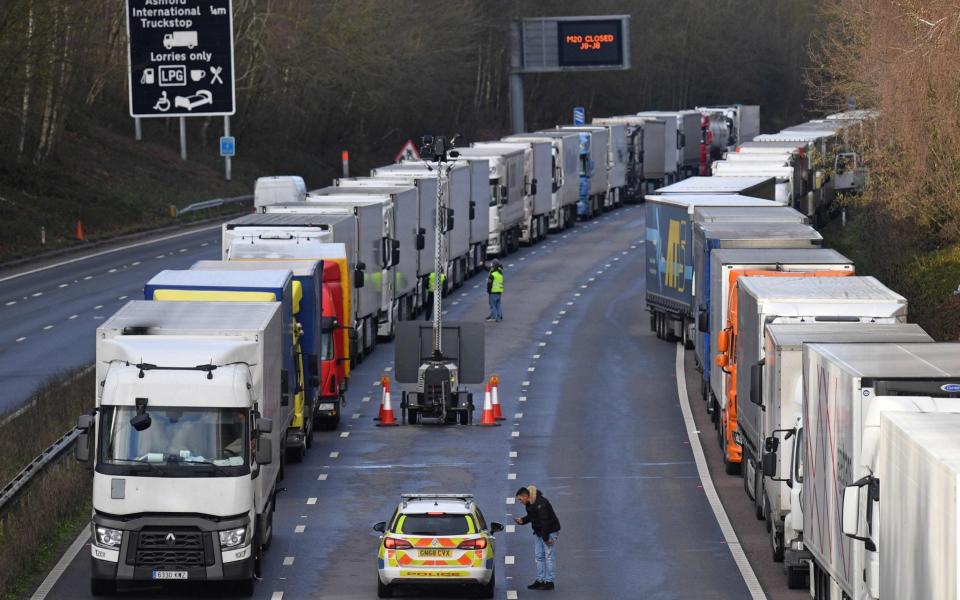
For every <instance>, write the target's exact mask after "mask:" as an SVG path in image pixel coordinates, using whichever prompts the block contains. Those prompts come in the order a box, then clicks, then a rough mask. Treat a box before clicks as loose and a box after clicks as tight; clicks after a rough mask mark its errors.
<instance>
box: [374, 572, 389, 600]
mask: <svg viewBox="0 0 960 600" xmlns="http://www.w3.org/2000/svg"><path fill="white" fill-rule="evenodd" d="M377 598H393V586H391V585H387V584H385V583H383V582H382V581H380V576H379V575H378V576H377Z"/></svg>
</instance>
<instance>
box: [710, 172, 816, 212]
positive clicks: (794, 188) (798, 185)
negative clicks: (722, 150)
mask: <svg viewBox="0 0 960 600" xmlns="http://www.w3.org/2000/svg"><path fill="white" fill-rule="evenodd" d="M711 169H712V170H713V176H714V177H731V176H733V177H773V178H775V179H776V181H777V192H776V197H775V200H777V201H778V202H782V203H783V204H786V205H787V206H793V207H794V208H796V209H797V210H799V211H800V212H802V213H804V214H807V216H810V215H809V214H808V211H807V207H806V206H803V204H804V203H802V202H801V201H800V199H801V198H802V197H803V180H802V176H801V174H800V168H799V167H798V166H796V165H783V164H777V163H768V162H763V161H747V162H733V161H726V160H718V161H714V163H713V165H712V166H711Z"/></svg>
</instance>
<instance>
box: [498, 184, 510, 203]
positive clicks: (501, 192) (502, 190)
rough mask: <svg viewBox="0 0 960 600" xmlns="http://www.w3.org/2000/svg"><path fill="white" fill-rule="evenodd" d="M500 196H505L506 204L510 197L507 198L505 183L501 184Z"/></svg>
mask: <svg viewBox="0 0 960 600" xmlns="http://www.w3.org/2000/svg"><path fill="white" fill-rule="evenodd" d="M500 197H501V198H503V203H504V204H506V203H507V200H508V198H507V186H505V185H501V186H500Z"/></svg>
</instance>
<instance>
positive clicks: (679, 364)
mask: <svg viewBox="0 0 960 600" xmlns="http://www.w3.org/2000/svg"><path fill="white" fill-rule="evenodd" d="M676 377H677V395H678V396H679V398H680V411H681V412H682V413H683V423H684V425H686V428H687V439H688V440H689V441H690V449H691V450H692V451H693V459H694V462H696V464H697V474H698V475H699V476H700V484H701V485H702V486H703V493H704V494H706V496H707V501H708V502H709V503H710V508H711V509H713V516H714V517H715V518H716V519H717V524H718V525H720V531H721V532H723V539H724V540H726V542H727V548H729V549H730V553H731V554H732V555H733V561H734V562H735V563H737V568H738V569H740V575H741V576H742V577H743V581H744V583H745V584H746V585H747V590H748V591H749V592H750V596H751V598H753V599H754V600H766V595H765V594H764V593H763V588H762V587H760V581H759V580H757V574H756V573H754V572H753V567H751V566H750V561H749V560H747V555H746V554H744V552H743V547H742V546H741V545H740V541H739V540H738V539H737V533H736V532H735V531H734V530H733V525H731V524H730V518H729V517H728V516H727V513H726V511H725V510H724V508H723V504H722V503H721V502H720V496H719V495H717V489H716V488H715V487H714V486H713V479H711V478H710V471H709V469H708V468H707V459H706V457H705V456H704V455H703V446H702V445H701V444H700V436H699V435H697V434H696V433H694V432H695V431H696V430H697V424H696V422H694V420H693V412H692V411H691V410H690V400H689V398H687V380H686V378H685V375H684V372H683V343H682V342H681V343H679V344H677V360H676Z"/></svg>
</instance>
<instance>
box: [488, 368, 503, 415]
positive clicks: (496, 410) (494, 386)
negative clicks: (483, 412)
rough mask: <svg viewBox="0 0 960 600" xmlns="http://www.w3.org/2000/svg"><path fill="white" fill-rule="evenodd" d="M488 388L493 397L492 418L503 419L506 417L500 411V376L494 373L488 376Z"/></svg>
mask: <svg viewBox="0 0 960 600" xmlns="http://www.w3.org/2000/svg"><path fill="white" fill-rule="evenodd" d="M490 388H491V391H492V397H493V418H494V419H496V420H498V421H505V420H506V419H507V418H506V417H505V416H503V413H502V412H500V394H499V393H498V389H499V388H500V378H499V377H497V376H496V375H494V376H493V377H491V378H490Z"/></svg>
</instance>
